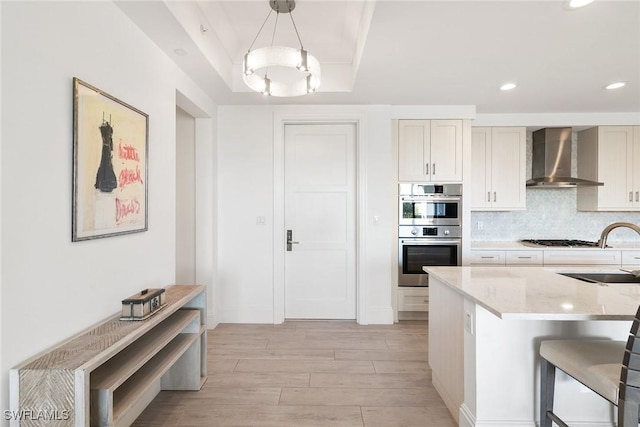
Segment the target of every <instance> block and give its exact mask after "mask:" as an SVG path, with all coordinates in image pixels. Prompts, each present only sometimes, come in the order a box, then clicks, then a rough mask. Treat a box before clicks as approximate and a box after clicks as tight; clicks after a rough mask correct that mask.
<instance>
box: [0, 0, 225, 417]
mask: <svg viewBox="0 0 640 427" xmlns="http://www.w3.org/2000/svg"><path fill="white" fill-rule="evenodd" d="M1 17H2V24H1V25H2V26H1V30H2V34H1V36H2V37H1V40H2V83H1V87H2V107H3V108H2V125H3V126H2V159H1V161H2V163H1V168H0V170H1V175H0V180H1V181H0V182H1V184H2V187H1V191H2V213H1V220H2V222H1V232H2V234H1V245H0V247H1V249H2V253H1V255H2V259H1V263H2V267H3V268H2V271H1V286H2V287H1V294H2V300H1V304H2V306H1V322H2V323H1V326H2V331H1V339H2V341H1V344H2V346H1V352H0V353H1V355H0V357H1V362H0V365H1V366H0V367H1V374H2V381H1V382H0V391H1V392H2V400H1V401H0V409H5V408H8V402H7V399H8V396H7V394H5V392H6V390H7V387H8V370H9V369H10V368H11V367H12V366H14V365H16V364H18V363H19V362H21V361H22V360H24V359H26V358H28V357H30V356H32V355H34V354H35V353H37V352H39V351H41V350H43V349H45V348H47V347H49V346H51V345H53V344H55V343H57V342H59V341H61V340H63V339H65V338H67V337H69V336H70V335H72V334H74V333H75V332H77V331H80V330H82V329H85V328H87V327H88V326H90V325H91V324H93V323H95V322H97V321H99V320H101V319H103V318H105V317H108V316H110V315H112V314H114V313H115V312H117V311H118V310H119V309H120V301H121V300H122V299H123V298H125V297H127V296H129V295H131V294H133V293H134V292H136V291H138V290H139V289H142V288H144V287H157V286H166V285H169V284H171V283H173V281H174V275H175V207H174V204H175V191H176V188H175V171H176V166H175V154H176V153H175V150H176V146H175V118H176V113H175V111H176V109H175V108H176V91H177V90H179V91H180V93H182V94H184V95H185V96H186V97H188V98H189V99H190V100H192V101H193V103H194V104H197V105H198V106H199V107H200V109H201V110H202V111H204V112H206V113H207V114H208V115H209V117H215V105H214V103H213V101H212V100H211V99H209V98H208V97H206V96H205V95H204V93H203V92H202V91H201V90H200V89H199V88H198V87H197V86H196V85H195V84H194V83H193V82H192V81H191V80H189V79H188V78H186V76H185V75H184V74H183V73H182V72H181V71H180V70H178V69H177V67H176V66H175V65H174V64H173V63H172V62H171V61H170V59H169V58H168V57H167V56H166V55H165V54H164V53H162V52H161V51H160V50H159V49H158V48H157V47H156V46H155V45H154V44H153V43H152V42H151V41H150V40H149V39H148V38H147V37H146V36H145V35H144V34H143V33H142V32H141V31H140V30H139V29H138V28H137V27H135V26H134V25H133V23H132V22H131V21H130V20H129V19H128V18H127V17H126V16H125V15H124V14H123V13H122V12H121V10H120V9H119V8H118V7H117V6H115V5H114V4H113V3H111V2H3V3H2V16H1ZM74 76H76V77H79V78H81V79H82V80H84V81H86V82H88V83H90V84H92V85H94V86H97V87H98V88H100V89H102V90H104V91H106V92H108V93H110V94H111V95H113V96H115V97H117V98H120V99H121V100H123V101H125V102H127V103H129V104H131V105H133V106H135V107H137V108H139V109H140V110H142V111H144V112H145V113H147V114H148V115H149V181H148V184H149V186H148V188H149V206H148V212H149V231H147V232H144V233H136V234H131V235H126V236H118V237H111V238H107V239H98V240H94V241H84V242H77V243H71V192H72V186H71V183H72V182H71V173H72V78H73V77H74ZM213 124H214V120H213V119H209V121H208V122H207V124H206V125H205V127H206V126H208V127H209V128H210V129H209V130H208V134H209V138H210V141H209V143H210V145H211V146H213V145H215V135H212V133H213V132H214V130H213V128H212V126H213ZM204 133H205V134H206V133H207V132H206V131H205V132H204ZM213 151H214V149H213V148H210V149H209V153H210V154H211V153H213ZM210 162H213V154H211V158H210ZM211 197H215V195H214V194H212V195H211ZM204 239H208V241H209V243H211V239H212V237H210V236H205V237H204ZM210 253H212V252H210ZM213 264H214V260H213V259H211V260H209V268H210V265H213ZM210 276H211V280H212V277H213V273H211V274H210ZM206 284H207V285H210V283H206Z"/></svg>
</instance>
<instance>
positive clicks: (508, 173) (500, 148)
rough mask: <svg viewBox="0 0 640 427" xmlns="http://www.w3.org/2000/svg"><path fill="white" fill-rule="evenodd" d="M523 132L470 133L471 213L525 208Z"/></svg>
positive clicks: (518, 129) (508, 129) (512, 129)
mask: <svg viewBox="0 0 640 427" xmlns="http://www.w3.org/2000/svg"><path fill="white" fill-rule="evenodd" d="M525 150H526V128H525V127H474V128H472V130H471V158H472V159H473V160H472V163H471V210H476V211H491V210H494V211H508V210H522V209H525V207H526V153H525Z"/></svg>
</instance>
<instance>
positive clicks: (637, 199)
mask: <svg viewBox="0 0 640 427" xmlns="http://www.w3.org/2000/svg"><path fill="white" fill-rule="evenodd" d="M638 201H640V191H636V202H638Z"/></svg>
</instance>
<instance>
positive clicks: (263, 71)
mask: <svg viewBox="0 0 640 427" xmlns="http://www.w3.org/2000/svg"><path fill="white" fill-rule="evenodd" d="M269 6H271V10H270V11H269V14H268V15H267V17H266V18H265V20H264V22H263V23H262V26H261V27H260V29H259V30H258V34H256V37H255V38H254V39H253V42H252V43H251V46H249V50H248V51H247V53H246V54H245V55H244V63H243V75H242V79H243V80H244V82H245V83H246V84H247V86H249V87H250V88H251V89H253V90H255V91H256V92H261V93H263V94H264V95H268V96H299V95H304V94H307V93H311V92H315V91H316V89H317V88H318V86H320V63H319V62H318V60H317V59H316V58H315V57H314V56H313V55H311V54H310V53H309V52H308V51H307V50H305V49H304V47H303V46H302V40H300V34H298V28H297V27H296V23H295V21H294V20H293V14H292V13H291V12H292V11H293V9H295V7H296V2H295V1H294V0H270V1H269ZM274 11H275V12H276V19H275V25H274V27H273V35H272V36H271V45H270V46H267V47H263V48H259V49H254V50H251V49H252V48H253V45H254V44H255V42H256V40H257V39H258V36H260V33H261V32H262V29H263V28H264V26H265V24H266V23H267V21H268V20H269V17H270V16H271V14H272V13H273V12H274ZM281 13H286V14H289V16H290V17H291V22H292V23H293V28H294V29H295V31H296V36H297V37H298V42H299V43H300V49H296V48H293V47H285V46H274V45H273V40H274V38H275V35H276V28H277V27H278V18H279V17H280V14H281ZM275 68H284V69H287V70H288V71H289V72H286V73H282V74H283V75H284V76H286V77H287V78H278V79H276V77H282V76H281V75H280V74H278V73H272V74H278V76H274V78H272V77H270V76H269V71H270V69H271V70H272V71H275V70H274V69H275ZM292 70H293V72H291V71H292Z"/></svg>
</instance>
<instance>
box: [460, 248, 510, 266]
mask: <svg viewBox="0 0 640 427" xmlns="http://www.w3.org/2000/svg"><path fill="white" fill-rule="evenodd" d="M482 264H484V265H505V251H501V250H476V251H471V252H470V253H469V265H482Z"/></svg>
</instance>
